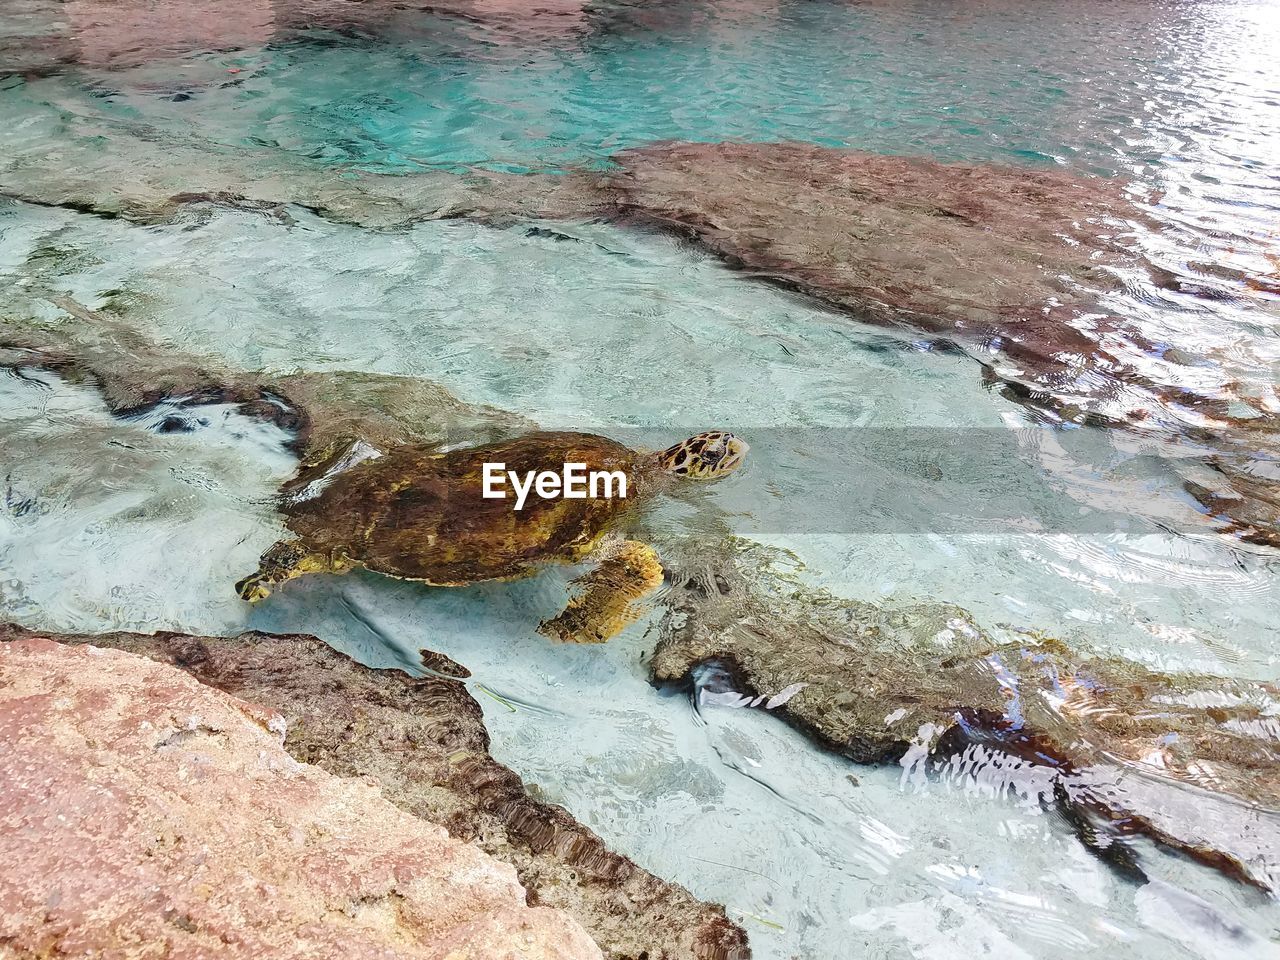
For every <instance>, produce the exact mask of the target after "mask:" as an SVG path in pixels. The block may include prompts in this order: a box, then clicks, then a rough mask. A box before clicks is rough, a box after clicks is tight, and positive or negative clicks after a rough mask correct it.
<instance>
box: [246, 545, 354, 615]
mask: <svg viewBox="0 0 1280 960" xmlns="http://www.w3.org/2000/svg"><path fill="white" fill-rule="evenodd" d="M258 563H259V566H258V572H257V573H252V574H250V575H249V576H247V577H245V578H244V579H243V580H241V581H240V582H239V583H237V584H236V593H238V594H240V599H242V600H248V601H249V602H250V603H257V602H258V601H259V600H265V599H266V598H267V597H269V596H270V595H271V590H272V588H273V587H275V586H277V585H279V584H281V583H284V582H285V581H286V580H292V579H293V578H294V577H301V576H302V575H303V574H307V573H346V572H347V571H348V570H350V569H351V566H352V564H351V561H350V559H348V557H347V556H346V554H345V553H341V552H339V551H334V552H332V553H317V552H315V551H312V550H308V549H307V548H306V547H305V546H304V545H303V544H302V542H301V541H300V540H281V541H280V542H279V543H276V544H274V545H272V546H271V547H269V548H268V549H267V552H266V553H264V554H263V555H262V559H261V560H259V561H258Z"/></svg>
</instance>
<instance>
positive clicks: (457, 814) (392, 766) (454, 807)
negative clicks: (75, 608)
mask: <svg viewBox="0 0 1280 960" xmlns="http://www.w3.org/2000/svg"><path fill="white" fill-rule="evenodd" d="M32 636H34V634H32V633H31V632H29V631H25V630H22V629H21V628H17V627H12V626H7V627H6V626H0V649H3V648H4V647H6V646H8V644H5V643H3V642H2V641H5V640H9V641H13V640H22V639H24V638H30V637H32ZM58 639H59V640H61V641H63V642H67V643H71V644H84V643H90V644H93V645H94V646H97V647H105V648H113V649H118V650H126V651H129V652H130V653H134V654H138V655H140V656H144V657H148V658H150V659H152V660H156V661H159V662H161V663H165V664H172V665H174V666H177V667H181V668H182V669H183V670H186V671H187V672H188V673H190V674H191V675H192V676H193V677H195V678H196V679H198V680H200V681H202V682H204V683H207V684H209V685H211V686H214V687H217V688H218V689H220V690H223V691H225V692H226V693H229V694H232V695H233V696H235V697H239V698H243V699H244V700H247V701H249V702H251V703H254V704H258V705H260V706H261V707H264V708H267V709H269V710H274V711H277V712H278V713H279V714H280V715H281V716H282V717H283V718H284V720H285V722H286V726H285V729H286V734H285V741H284V748H285V750H287V751H288V752H289V754H290V755H291V756H292V757H294V758H295V759H296V760H298V761H300V762H302V763H308V764H314V765H315V766H317V767H319V768H321V769H323V770H326V771H328V772H329V773H331V774H334V775H337V776H341V777H351V778H364V777H370V778H373V779H375V780H376V781H377V782H378V783H379V784H380V786H381V791H382V796H383V797H385V798H386V800H388V801H390V802H391V803H393V804H395V805H396V806H398V807H400V808H401V809H402V810H404V811H407V812H408V813H411V814H413V815H414V816H416V817H420V818H421V819H423V820H427V821H430V822H431V823H436V824H441V825H443V826H444V827H445V828H446V829H447V830H448V831H449V833H450V834H451V835H452V836H453V837H455V838H457V839H459V840H467V841H472V842H474V843H475V844H476V845H478V846H479V847H480V848H481V849H483V850H484V851H485V852H486V853H488V854H490V855H491V856H493V857H495V858H496V859H498V860H501V861H504V862H506V863H509V864H511V865H512V866H514V867H515V868H516V872H517V874H518V875H519V877H520V881H521V883H523V884H524V886H525V888H526V889H527V890H528V891H529V899H530V902H531V903H536V904H541V905H546V906H551V907H556V908H557V909H559V910H563V911H564V912H566V913H568V914H569V915H571V916H572V917H574V918H575V919H576V920H577V921H578V922H579V923H581V924H582V926H583V927H585V928H586V930H587V931H588V932H589V933H590V934H591V935H592V937H593V938H594V939H595V941H596V942H597V943H598V944H599V945H600V946H601V948H602V949H603V950H604V951H605V954H606V955H607V956H609V957H611V958H615V960H622V958H631V960H640V958H644V957H647V958H648V960H659V958H668V960H683V958H690V960H695V958H696V960H745V958H746V957H748V956H749V955H750V954H749V951H748V949H747V946H746V937H745V934H744V933H743V932H742V931H741V930H740V929H739V928H738V927H737V926H735V925H734V924H732V923H731V922H730V921H729V920H728V919H726V917H725V915H724V911H723V910H722V909H721V908H719V907H711V906H708V905H706V904H703V903H701V902H699V901H698V900H696V899H694V898H693V897H692V896H690V894H689V893H687V892H686V891H685V890H683V889H682V888H680V887H678V886H676V885H674V884H670V883H666V882H664V881H662V880H659V879H658V878H657V877H655V876H653V875H652V874H650V873H648V872H646V871H645V870H642V869H641V868H640V867H638V866H636V865H635V864H634V863H633V862H631V861H630V860H628V859H627V858H626V857H622V856H619V855H618V854H615V853H613V852H611V851H610V850H609V849H608V848H607V847H606V846H605V845H604V843H603V842H602V841H601V840H600V838H599V837H597V836H596V835H595V834H594V833H592V832H591V831H590V830H588V829H587V828H586V827H584V826H582V825H581V824H580V823H578V822H577V821H576V820H574V819H573V817H571V816H570V815H569V814H568V813H567V812H565V810H563V809H562V808H560V807H557V806H553V805H551V804H546V803H542V802H540V801H538V800H535V799H533V798H531V797H530V796H529V795H528V793H527V792H526V791H525V789H524V785H523V784H522V783H521V781H520V778H519V777H518V776H516V775H515V774H514V773H512V772H511V771H510V770H508V769H507V768H506V767H503V766H502V765H500V764H498V763H497V762H495V761H494V760H493V759H492V758H491V757H490V756H489V753H488V744H489V738H488V734H487V733H486V731H485V728H484V723H483V717H482V714H481V711H480V707H479V705H478V704H477V703H476V702H475V700H473V699H472V697H471V696H470V694H469V693H468V692H467V690H466V687H465V686H464V685H463V684H462V683H460V682H458V681H457V680H453V679H450V678H449V677H448V676H441V675H440V674H444V673H458V672H462V671H460V668H458V667H457V665H455V664H449V669H448V670H440V669H439V668H440V667H441V666H442V665H443V661H442V660H441V658H440V655H439V654H431V655H430V656H431V658H432V664H433V667H434V669H435V672H433V673H432V674H431V675H429V676H426V677H422V678H411V677H409V676H407V675H405V674H403V673H400V672H399V671H394V670H373V669H370V668H368V667H364V666H361V665H360V664H358V663H356V662H354V661H352V660H350V659H348V658H347V657H345V656H343V655H342V654H339V653H337V652H336V651H334V650H333V649H332V648H330V647H328V646H327V645H326V644H324V643H322V642H321V641H319V640H317V639H315V638H314V637H308V636H273V635H269V634H260V633H248V634H243V635H242V636H239V637H231V638H217V637H192V636H186V635H183V634H172V633H166V634H156V635H143V634H130V633H114V634H103V635H95V636H83V637H59V638H58ZM0 662H3V661H0ZM91 662H92V661H91Z"/></svg>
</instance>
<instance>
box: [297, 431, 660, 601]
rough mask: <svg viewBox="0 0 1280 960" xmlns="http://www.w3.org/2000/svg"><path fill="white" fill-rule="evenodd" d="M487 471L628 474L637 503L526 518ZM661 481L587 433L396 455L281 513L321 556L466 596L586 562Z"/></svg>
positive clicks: (542, 511) (595, 503)
mask: <svg viewBox="0 0 1280 960" xmlns="http://www.w3.org/2000/svg"><path fill="white" fill-rule="evenodd" d="M485 463H505V464H506V469H507V470H515V471H517V472H518V473H519V475H520V476H521V477H522V478H523V477H524V476H525V474H526V473H527V472H528V471H530V470H534V471H543V470H550V471H553V472H555V473H557V474H559V473H562V472H563V468H564V465H565V464H566V463H584V464H586V469H587V471H588V472H590V471H593V470H608V471H613V470H621V471H623V472H624V473H625V474H626V477H627V497H626V499H621V498H618V497H617V496H616V495H615V497H614V498H612V499H606V498H604V497H598V498H595V499H592V498H590V497H588V498H586V499H567V498H563V497H556V498H553V499H543V498H541V497H539V496H538V495H537V494H536V493H535V492H534V491H533V490H530V492H529V496H528V498H527V499H526V501H525V503H524V507H523V509H521V510H519V511H517V510H515V509H514V507H515V492H514V490H512V489H511V487H510V484H509V483H508V484H506V485H505V486H504V487H503V488H502V489H504V490H505V491H506V493H507V498H506V499H502V500H499V499H486V498H485V497H483V496H482V491H483V476H484V474H483V470H484V464H485ZM653 482H654V481H653V478H652V476H650V474H649V471H648V469H647V468H646V466H645V463H644V462H643V461H642V460H641V458H640V457H638V456H637V454H636V453H635V451H633V450H631V449H630V448H628V447H625V446H623V445H622V444H620V443H616V442H614V441H613V440H609V439H607V438H605V437H599V436H595V435H593V434H587V433H552V432H542V433H530V434H526V435H525V436H522V437H519V438H517V439H515V440H508V441H504V442H502V443H496V444H489V445H486V446H483V447H468V448H465V449H459V450H453V451H450V452H448V453H443V454H442V453H439V452H437V450H436V449H434V448H430V447H422V446H403V447H396V448H394V449H393V450H391V451H390V452H388V453H386V454H383V455H382V456H380V457H377V458H375V459H371V460H365V461H363V462H361V463H358V464H356V465H355V466H353V467H351V468H349V469H347V470H344V471H342V472H341V473H339V474H338V475H337V476H336V477H334V478H333V479H332V480H331V481H330V482H329V484H328V486H326V487H324V489H323V490H322V491H321V492H320V493H319V494H318V495H316V496H314V497H311V498H308V499H301V500H294V501H293V502H292V503H286V504H285V505H284V507H283V509H284V512H285V516H286V523H287V525H288V526H289V528H290V529H291V530H292V531H293V532H294V533H295V534H296V535H297V536H298V537H299V538H300V539H301V540H302V541H303V542H304V543H305V544H306V545H307V546H308V547H309V548H310V549H312V550H316V551H322V552H329V551H333V552H335V554H346V556H348V557H349V558H350V559H351V560H354V561H356V562H357V563H360V564H363V565H364V566H366V567H368V568H369V569H370V570H374V571H377V572H378V573H383V574H388V575H390V576H394V577H403V578H406V579H411V580H422V581H425V582H427V583H432V584H436V585H439V586H460V585H463V584H468V583H476V582H478V581H481V580H502V579H512V578H515V577H521V576H525V575H527V574H529V573H532V572H533V570H534V569H535V568H536V567H538V566H540V565H542V564H545V563H547V562H562V563H573V562H575V561H578V560H581V559H582V558H583V557H584V556H585V555H586V554H587V553H588V552H589V551H590V550H591V548H592V547H593V546H595V544H596V543H597V542H598V540H599V539H600V537H601V536H602V535H603V534H604V533H606V532H607V531H608V530H609V528H610V527H612V526H613V525H614V524H615V523H616V522H617V521H618V520H619V519H620V518H621V517H622V516H624V515H625V514H626V513H628V512H629V511H630V509H631V508H632V506H633V505H634V504H636V502H637V501H639V500H641V499H642V498H644V497H645V496H647V495H648V494H649V493H650V492H651V488H652V486H653Z"/></svg>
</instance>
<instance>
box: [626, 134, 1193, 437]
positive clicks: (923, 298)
mask: <svg viewBox="0 0 1280 960" xmlns="http://www.w3.org/2000/svg"><path fill="white" fill-rule="evenodd" d="M615 159H616V160H617V162H618V163H619V164H620V166H621V168H622V169H621V172H620V173H618V174H617V175H616V176H614V177H613V178H612V179H611V182H610V186H611V188H612V189H614V190H616V191H617V202H618V205H619V208H620V210H621V212H622V213H623V214H624V215H626V216H630V217H633V218H635V219H637V220H640V221H642V222H649V223H653V224H655V225H657V226H659V227H662V228H665V229H677V230H682V231H685V232H687V233H689V234H691V235H692V236H693V237H695V238H696V239H697V240H698V241H699V242H700V243H702V244H704V245H705V246H707V247H709V248H710V249H712V250H713V251H715V252H716V253H718V254H719V255H720V256H722V257H724V258H725V259H726V260H728V261H729V262H730V263H732V264H734V265H735V266H738V267H740V268H741V269H743V270H744V271H746V272H748V273H750V274H752V275H754V276H758V277H762V278H766V279H771V280H775V281H778V282H781V283H784V284H787V285H790V286H793V287H796V288H798V289H800V290H802V291H804V292H805V293H808V294H810V295H811V296H814V297H817V298H819V299H821V300H824V301H826V302H828V303H831V304H834V305H836V306H839V307H843V308H846V309H849V310H851V311H852V312H854V313H855V314H856V315H857V316H858V317H859V318H860V319H863V320H867V321H870V322H873V323H880V324H886V325H898V326H908V327H911V328H914V329H918V330H922V331H924V332H926V333H931V334H939V335H944V336H946V337H948V338H949V339H954V340H955V341H957V342H958V343H960V345H962V346H964V347H965V348H967V349H969V350H971V351H972V352H973V353H974V354H975V355H976V356H977V357H978V359H980V360H981V361H982V362H984V363H986V364H988V365H998V368H999V373H1000V375H1001V378H1002V379H1004V380H1006V381H1011V382H1013V383H1015V384H1018V385H1021V386H1024V387H1026V388H1028V389H1038V390H1049V391H1050V392H1051V393H1052V394H1053V395H1054V396H1055V397H1056V398H1058V400H1059V402H1060V403H1062V404H1066V403H1069V402H1071V401H1072V400H1073V399H1074V400H1078V401H1079V402H1081V403H1082V404H1085V405H1086V406H1091V407H1098V406H1099V405H1098V404H1097V403H1096V401H1098V400H1104V401H1111V400H1116V399H1119V400H1120V401H1122V403H1131V402H1132V400H1131V398H1127V397H1123V396H1122V394H1123V393H1124V391H1126V390H1129V389H1132V388H1133V387H1134V386H1146V387H1153V388H1155V389H1157V390H1162V389H1163V387H1162V385H1159V384H1152V383H1151V382H1150V381H1149V380H1148V379H1147V378H1146V376H1145V375H1144V374H1142V373H1141V372H1140V371H1139V370H1137V369H1136V368H1135V367H1134V366H1132V365H1131V364H1130V362H1129V359H1128V356H1127V355H1128V354H1129V353H1131V352H1132V351H1135V350H1136V351H1139V352H1141V353H1143V354H1146V353H1149V352H1151V351H1152V350H1154V349H1155V345H1154V344H1152V343H1151V342H1149V341H1148V340H1147V339H1146V338H1145V337H1144V336H1143V335H1142V334H1141V332H1140V331H1137V330H1133V329H1130V328H1128V327H1126V325H1125V324H1124V322H1123V321H1122V320H1121V319H1119V318H1117V317H1114V316H1109V315H1106V313H1105V311H1100V310H1099V309H1098V307H1097V296H1098V294H1099V293H1100V292H1102V291H1105V290H1115V289H1118V288H1119V287H1120V281H1119V280H1118V279H1117V277H1116V276H1115V275H1114V273H1112V272H1110V270H1109V268H1115V267H1121V266H1124V267H1129V266H1133V264H1134V262H1135V258H1134V254H1133V252H1132V250H1131V246H1130V244H1129V243H1127V242H1126V239H1125V237H1126V234H1131V233H1132V232H1133V231H1134V230H1135V229H1136V226H1135V223H1134V220H1136V219H1137V218H1138V213H1137V209H1136V208H1135V207H1133V206H1132V204H1130V203H1129V202H1128V201H1127V200H1126V198H1125V197H1124V195H1123V193H1122V192H1121V190H1120V189H1119V188H1117V187H1116V186H1114V185H1113V184H1112V182H1111V181H1107V180H1101V179H1086V178H1083V177H1078V176H1074V175H1071V174H1068V173H1063V172H1058V171H1044V172H1042V171H1031V170H1025V169H1014V168H1006V167H997V166H987V165H960V164H944V163H939V162H937V161H933V160H926V159H922V158H917V157H894V156H883V155H878V154H869V153H861V152H858V151H852V150H834V149H829V148H826V147H818V146H813V145H810V144H802V143H753V144H743V143H659V144H654V145H651V146H646V147H642V148H637V149H634V150H627V151H624V152H623V153H621V154H619V155H617V157H616V158H615ZM1168 388H1169V390H1170V391H1172V390H1173V389H1175V388H1176V385H1175V384H1169V385H1168ZM1167 399H1173V400H1176V401H1178V402H1188V399H1187V398H1186V397H1184V396H1182V395H1180V394H1179V395H1178V396H1176V397H1172V396H1171V397H1168V398H1167ZM1195 401H1196V398H1191V400H1190V402H1195ZM1138 413H1139V412H1138V411H1135V414H1138Z"/></svg>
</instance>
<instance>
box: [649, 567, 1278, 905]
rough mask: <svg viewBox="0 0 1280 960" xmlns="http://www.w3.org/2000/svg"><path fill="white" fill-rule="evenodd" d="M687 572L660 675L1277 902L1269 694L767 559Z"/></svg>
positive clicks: (655, 665) (1114, 856)
mask: <svg viewBox="0 0 1280 960" xmlns="http://www.w3.org/2000/svg"><path fill="white" fill-rule="evenodd" d="M685 569H686V572H685V573H684V574H679V575H677V576H675V578H674V582H673V583H672V585H671V587H670V589H669V591H668V593H667V595H666V602H667V612H666V616H665V619H664V622H663V624H662V628H661V638H660V642H659V644H658V646H657V649H656V650H655V653H654V656H653V660H652V664H651V667H652V672H653V677H654V679H655V680H656V681H658V682H668V683H670V682H689V681H695V682H696V681H698V680H701V682H702V683H706V678H705V671H706V670H707V668H712V669H713V670H715V671H718V672H719V674H720V680H719V685H720V686H723V685H724V684H725V679H726V678H727V680H728V684H729V685H730V686H731V687H732V689H733V690H735V691H736V692H737V693H739V694H741V695H742V696H743V697H745V698H748V699H747V701H746V702H751V703H756V699H752V698H758V703H757V704H756V705H758V706H760V707H762V708H764V709H768V710H771V711H773V712H776V713H777V714H778V715H779V716H780V717H782V718H783V719H784V720H786V721H787V722H788V723H790V724H792V725H793V726H795V727H797V728H799V729H800V730H802V731H804V732H805V733H807V734H809V735H810V736H812V737H813V738H814V739H815V740H816V741H817V742H818V743H820V744H822V745H823V746H825V747H827V748H828V749H831V750H834V751H836V752H838V753H841V754H843V755H844V756H847V757H849V758H850V759H852V760H855V761H858V762H860V763H901V764H902V765H903V768H904V771H905V772H904V776H908V777H912V776H925V775H926V774H929V773H932V774H934V775H944V776H960V777H965V778H969V777H978V776H980V775H983V776H987V777H990V776H992V773H991V768H993V767H994V768H1000V767H1001V766H1002V765H1003V769H1004V770H1005V773H1004V774H1003V776H1004V777H1006V780H1005V782H1003V783H1002V784H1000V786H1002V788H1006V789H1007V788H1012V789H1015V790H1018V791H1019V792H1024V791H1029V792H1032V793H1034V792H1039V793H1040V795H1041V799H1042V801H1043V802H1044V803H1045V804H1046V805H1052V806H1057V807H1058V808H1059V809H1061V810H1062V811H1063V812H1065V813H1066V814H1067V815H1068V816H1069V818H1070V819H1071V820H1072V821H1073V823H1075V824H1076V826H1077V828H1078V830H1079V831H1080V834H1081V837H1082V838H1083V839H1085V840H1086V841H1088V842H1089V843H1090V845H1091V846H1092V847H1093V848H1094V849H1096V850H1098V851H1099V852H1100V853H1103V854H1104V855H1105V856H1107V857H1108V859H1111V860H1113V861H1116V862H1118V863H1120V864H1121V865H1122V866H1125V867H1126V868H1127V869H1132V870H1137V869H1139V867H1138V866H1137V864H1136V862H1135V861H1134V859H1133V854H1132V852H1131V851H1130V850H1129V849H1128V848H1127V847H1126V846H1125V845H1124V843H1123V837H1124V835H1126V834H1144V835H1147V836H1149V837H1151V838H1153V839H1155V840H1156V841H1158V842H1160V843H1162V844H1164V845H1165V846H1167V847H1170V848H1172V849H1175V850H1178V851H1181V852H1183V853H1186V854H1188V855H1189V856H1191V857H1193V858H1195V859H1196V860H1199V861H1201V862H1203V863H1205V864H1208V865H1210V866H1213V867H1216V868H1218V869H1221V870H1223V871H1224V872H1226V873H1228V874H1230V875H1232V876H1234V877H1236V878H1237V879H1240V880H1244V881H1246V882H1248V883H1251V884H1254V885H1256V886H1260V887H1263V888H1266V889H1268V890H1272V891H1280V720H1278V719H1277V718H1278V717H1280V691H1277V690H1276V689H1275V688H1274V687H1272V686H1271V685H1265V684H1256V683H1247V682H1242V681H1235V680H1228V679H1224V678H1221V677H1208V676H1194V675H1176V676H1174V675H1166V674H1161V673H1157V672H1155V671H1153V670H1149V669H1147V668H1145V667H1143V666H1141V665H1140V664H1137V663H1133V662H1130V661H1127V660H1120V659H1117V658H1107V657H1098V656H1091V655H1088V654H1086V653H1082V652H1080V651H1074V650H1072V649H1070V648H1068V647H1067V646H1066V645H1064V644H1062V643H1061V642H1059V641H1056V640H1052V639H1048V638H1044V637H1039V636H1035V635H1026V636H1025V637H1024V638H1022V639H1020V640H1018V641H1014V642H1003V643H1002V642H998V641H996V640H994V639H992V638H991V637H989V636H988V635H986V634H985V633H984V632H983V631H982V630H981V629H980V628H979V627H978V626H977V625H976V624H975V623H974V622H973V620H972V618H971V617H970V616H969V614H967V613H966V612H965V611H964V610H961V609H960V608H958V607H952V606H947V605H943V604H917V605H912V606H902V607H895V608H882V607H879V606H876V605H874V604H869V603H860V602H857V601H852V600H842V599H837V598H834V597H831V596H829V595H827V594H824V593H821V592H817V591H809V590H805V589H804V588H802V587H801V586H800V585H798V584H795V583H792V582H790V581H789V580H788V579H787V578H785V577H783V576H781V575H780V574H778V573H777V572H775V571H773V570H772V569H771V557H770V555H769V553H768V551H766V550H765V549H764V548H756V547H751V548H745V547H744V548H743V549H742V551H741V552H739V553H738V554H736V555H732V556H730V555H726V556H723V557H720V558H719V559H716V560H708V559H705V558H704V559H702V560H699V561H695V563H694V564H693V565H690V566H688V567H686V568H685ZM700 671H701V672H700ZM714 696H715V697H716V699H719V700H723V697H724V693H723V692H721V693H719V694H715V695H714ZM739 702H740V703H741V702H743V701H739ZM993 758H996V759H993ZM999 758H1003V760H1000V759H999ZM984 766H985V767H987V768H988V769H987V771H986V772H985V773H982V772H981V769H982V768H983V767H984Z"/></svg>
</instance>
